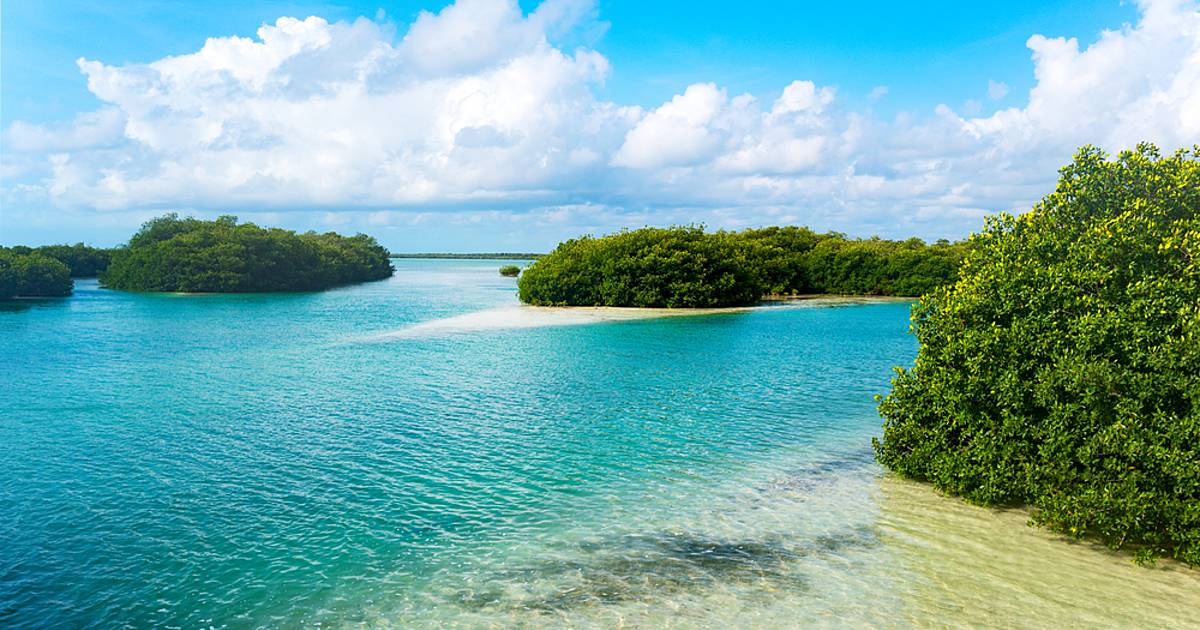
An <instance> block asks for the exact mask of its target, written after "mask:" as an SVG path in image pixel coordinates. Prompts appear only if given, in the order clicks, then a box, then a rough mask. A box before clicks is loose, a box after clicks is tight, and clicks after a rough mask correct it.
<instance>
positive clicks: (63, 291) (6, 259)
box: [0, 247, 73, 299]
mask: <svg viewBox="0 0 1200 630" xmlns="http://www.w3.org/2000/svg"><path fill="white" fill-rule="evenodd" d="M24 250H28V248H22V249H17V248H7V247H0V299H8V298H13V297H62V296H64V295H71V290H72V288H73V283H72V282H71V271H70V269H68V268H67V266H66V265H65V264H63V263H61V262H59V261H57V260H55V259H53V258H50V257H49V256H45V255H43V254H40V253H37V252H33V251H29V252H26V253H21V252H23V251H24Z"/></svg>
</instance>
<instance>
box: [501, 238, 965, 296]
mask: <svg viewBox="0 0 1200 630" xmlns="http://www.w3.org/2000/svg"><path fill="white" fill-rule="evenodd" d="M966 247H967V246H966V245H965V244H961V243H960V244H950V243H945V242H942V243H937V244H934V245H931V246H926V245H925V243H923V242H922V241H920V240H919V239H909V240H907V241H886V240H882V239H878V238H872V239H866V240H854V241H852V240H846V239H845V237H844V236H843V235H841V234H835V233H830V234H817V233H815V232H813V231H812V230H809V229H808V228H802V227H793V226H789V227H769V228H763V229H755V230H745V231H743V232H724V231H722V232H716V233H705V232H704V231H703V230H702V229H701V228H699V227H674V228H666V229H659V228H642V229H640V230H633V231H623V232H618V233H616V234H612V235H609V236H605V237H603V238H598V239H597V238H592V237H583V238H579V239H574V240H570V241H567V242H565V243H562V244H560V245H559V246H558V248H557V249H555V250H554V252H552V253H550V254H549V255H547V256H544V257H542V258H540V259H539V260H538V261H537V262H535V263H534V264H533V265H531V266H530V267H529V268H528V269H526V270H525V272H524V273H523V274H522V275H521V280H520V282H519V283H518V287H519V289H520V296H521V300H522V301H524V302H527V303H530V304H541V305H579V306H595V305H605V306H657V307H671V308H692V307H711V306H735V305H744V304H752V303H754V302H756V301H758V300H759V299H760V298H761V297H762V296H763V295H765V294H782V295H796V294H805V293H836V294H857V295H920V294H922V293H924V292H927V291H931V290H933V289H935V288H937V287H940V286H943V285H946V284H948V283H950V282H953V281H954V278H955V277H957V272H958V266H959V264H960V262H961V260H962V257H963V254H964V252H965V251H966Z"/></svg>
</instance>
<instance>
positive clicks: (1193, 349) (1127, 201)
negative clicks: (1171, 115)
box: [875, 145, 1200, 564]
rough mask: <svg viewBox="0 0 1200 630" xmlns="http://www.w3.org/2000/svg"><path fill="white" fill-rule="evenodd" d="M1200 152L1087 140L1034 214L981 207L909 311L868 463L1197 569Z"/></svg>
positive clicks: (1141, 554)
mask: <svg viewBox="0 0 1200 630" xmlns="http://www.w3.org/2000/svg"><path fill="white" fill-rule="evenodd" d="M1198 152H1200V147H1197V148H1195V149H1192V150H1190V151H1180V152H1178V153H1176V154H1175V155H1173V156H1171V157H1166V158H1164V157H1162V156H1161V155H1160V153H1159V152H1158V150H1157V149H1156V148H1154V147H1153V146H1151V145H1141V146H1140V147H1139V148H1138V149H1137V150H1136V151H1129V152H1125V153H1122V154H1120V156H1119V157H1118V158H1117V159H1116V160H1115V161H1108V160H1107V156H1106V155H1105V154H1104V153H1103V152H1101V151H1100V150H1098V149H1095V148H1092V147H1085V148H1084V149H1082V150H1081V151H1080V152H1079V154H1078V155H1077V156H1076V158H1075V160H1074V162H1073V163H1072V164H1070V165H1068V166H1067V167H1065V168H1063V169H1062V171H1061V179H1060V180H1059V182H1058V186H1057V189H1056V191H1055V192H1054V193H1053V194H1051V195H1049V196H1048V197H1046V198H1045V199H1044V200H1042V201H1041V202H1040V203H1039V204H1037V205H1036V206H1035V207H1034V208H1033V210H1032V211H1031V212H1029V213H1027V214H1024V215H1021V216H1017V217H1013V216H1009V215H999V216H996V217H993V218H990V219H989V220H988V222H987V224H986V226H985V228H984V230H983V231H982V232H981V233H979V234H976V235H975V236H973V237H972V238H971V247H969V248H968V252H967V256H966V260H965V261H964V262H963V265H962V268H961V272H960V275H961V277H960V278H959V280H958V281H957V282H956V283H954V284H953V285H951V286H947V287H943V288H941V289H937V290H934V291H933V292H932V293H930V294H929V295H928V296H926V297H925V298H923V299H922V300H921V302H920V304H919V305H918V306H916V307H915V308H914V311H913V318H912V321H913V329H914V331H915V334H916V336H917V338H918V339H919V341H920V343H921V346H920V351H919V353H918V356H917V360H916V363H915V365H914V366H913V367H912V368H911V369H907V370H904V369H898V370H897V375H896V378H895V379H894V381H893V388H892V391H891V393H890V394H889V395H888V396H887V397H886V398H885V399H883V400H882V403H881V405H880V412H881V413H882V414H883V416H884V418H885V425H884V432H883V438H882V440H878V441H876V443H875V448H876V452H877V455H878V458H879V460H880V461H881V462H882V463H883V464H885V465H886V466H887V467H889V468H891V469H892V470H895V471H897V472H899V473H901V474H903V475H906V476H909V477H914V478H917V479H924V480H928V481H931V482H933V484H935V485H936V486H937V487H938V488H941V489H942V490H944V491H947V492H949V493H953V494H956V495H961V496H963V497H965V498H967V499H969V500H971V501H974V502H977V503H981V504H984V505H1007V504H1026V505H1030V506H1032V507H1033V508H1035V510H1036V512H1035V514H1036V516H1035V519H1036V520H1037V521H1038V522H1040V523H1042V524H1044V525H1047V526H1049V527H1051V528H1053V529H1055V530H1057V531H1059V532H1063V533H1066V534H1068V535H1073V536H1095V537H1097V538H1099V539H1100V540H1102V541H1104V542H1105V543H1107V544H1108V545H1110V546H1112V547H1114V548H1120V547H1125V546H1132V547H1133V548H1134V549H1135V550H1136V553H1137V557H1138V558H1139V559H1141V560H1145V559H1150V558H1153V557H1154V556H1157V555H1166V556H1173V557H1175V558H1178V559H1180V560H1183V561H1185V562H1188V563H1191V564H1200V161H1198V159H1197V156H1198Z"/></svg>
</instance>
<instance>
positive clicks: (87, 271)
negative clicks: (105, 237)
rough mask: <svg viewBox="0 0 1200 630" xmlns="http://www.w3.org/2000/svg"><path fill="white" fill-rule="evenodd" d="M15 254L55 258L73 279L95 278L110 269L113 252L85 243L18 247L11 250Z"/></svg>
mask: <svg viewBox="0 0 1200 630" xmlns="http://www.w3.org/2000/svg"><path fill="white" fill-rule="evenodd" d="M9 249H10V251H12V252H13V253H15V254H20V255H27V254H40V255H42V256H46V257H48V258H53V259H55V260H57V261H59V262H61V263H63V264H64V265H66V266H67V268H68V269H70V271H71V277H72V278H94V277H96V276H98V275H100V272H102V271H104V270H105V269H106V268H107V267H108V261H109V258H110V257H111V256H112V250H110V249H101V248H99V247H90V246H88V245H84V244H83V243H75V244H74V245H43V246H41V247H26V246H24V245H17V246H14V247H11V248H9Z"/></svg>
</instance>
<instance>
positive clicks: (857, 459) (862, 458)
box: [765, 449, 875, 493]
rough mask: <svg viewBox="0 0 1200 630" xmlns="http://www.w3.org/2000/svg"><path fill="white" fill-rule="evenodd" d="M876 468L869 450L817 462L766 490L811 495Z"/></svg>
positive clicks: (788, 475) (792, 473)
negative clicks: (852, 475)
mask: <svg viewBox="0 0 1200 630" xmlns="http://www.w3.org/2000/svg"><path fill="white" fill-rule="evenodd" d="M874 466H875V454H874V453H873V452H872V451H870V450H867V449H864V450H862V451H854V452H851V453H846V454H844V455H842V456H841V457H837V458H834V459H828V460H825V461H823V462H817V463H815V464H812V465H811V466H805V467H804V468H799V469H797V470H794V471H792V472H789V473H788V474H787V476H786V477H784V478H783V479H780V480H777V481H775V482H772V483H771V484H770V485H769V486H767V487H766V488H765V490H767V491H771V492H798V493H811V492H813V491H814V490H816V489H818V488H820V487H821V486H824V485H826V484H829V483H831V482H833V481H834V480H836V479H837V478H838V477H840V476H843V475H845V474H846V473H851V472H857V471H861V470H863V469H866V468H871V467H874Z"/></svg>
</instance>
